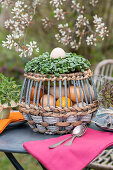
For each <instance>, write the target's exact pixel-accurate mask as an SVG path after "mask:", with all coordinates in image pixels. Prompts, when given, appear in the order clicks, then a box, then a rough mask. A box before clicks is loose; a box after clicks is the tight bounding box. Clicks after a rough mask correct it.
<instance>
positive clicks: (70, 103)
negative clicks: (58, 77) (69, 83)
mask: <svg viewBox="0 0 113 170" xmlns="http://www.w3.org/2000/svg"><path fill="white" fill-rule="evenodd" d="M61 99H62V107H66V98H65V97H62V98H61ZM67 105H68V107H71V106H72V101H70V99H69V98H67ZM56 106H60V100H59V99H58V100H57V101H56Z"/></svg>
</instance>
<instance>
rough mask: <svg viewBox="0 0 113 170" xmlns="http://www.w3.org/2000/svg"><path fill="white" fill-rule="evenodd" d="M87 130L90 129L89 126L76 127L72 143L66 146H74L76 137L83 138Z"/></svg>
mask: <svg viewBox="0 0 113 170" xmlns="http://www.w3.org/2000/svg"><path fill="white" fill-rule="evenodd" d="M87 128H88V127H87V126H84V125H79V126H77V127H75V128H74V130H73V133H72V134H73V136H72V138H71V139H70V141H69V142H67V143H66V144H65V145H66V146H69V145H71V144H72V142H73V140H74V139H75V138H76V137H81V136H83V134H84V133H85V132H86V130H87Z"/></svg>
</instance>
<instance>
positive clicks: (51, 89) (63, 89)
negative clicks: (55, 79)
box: [50, 86, 65, 99]
mask: <svg viewBox="0 0 113 170" xmlns="http://www.w3.org/2000/svg"><path fill="white" fill-rule="evenodd" d="M50 94H51V95H52V96H54V87H51V88H50ZM64 96H65V88H64V87H63V86H62V90H61V97H64ZM58 98H59V87H56V99H58Z"/></svg>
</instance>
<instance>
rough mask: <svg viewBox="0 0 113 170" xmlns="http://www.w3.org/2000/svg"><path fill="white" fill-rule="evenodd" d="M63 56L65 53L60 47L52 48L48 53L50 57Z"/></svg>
mask: <svg viewBox="0 0 113 170" xmlns="http://www.w3.org/2000/svg"><path fill="white" fill-rule="evenodd" d="M59 57H61V58H65V57H66V53H65V51H64V50H63V49H62V48H59V47H57V48H54V49H53V50H52V52H51V54H50V58H59Z"/></svg>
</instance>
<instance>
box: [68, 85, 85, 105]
mask: <svg viewBox="0 0 113 170" xmlns="http://www.w3.org/2000/svg"><path fill="white" fill-rule="evenodd" d="M69 91H70V93H69ZM76 91H77V97H78V102H81V101H82V100H81V95H80V89H79V87H78V86H77V87H76ZM81 92H82V96H83V99H84V94H83V90H82V89H81ZM67 96H68V97H69V98H70V97H71V100H72V101H73V102H76V95H75V88H74V86H70V90H69V87H68V89H67Z"/></svg>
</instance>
